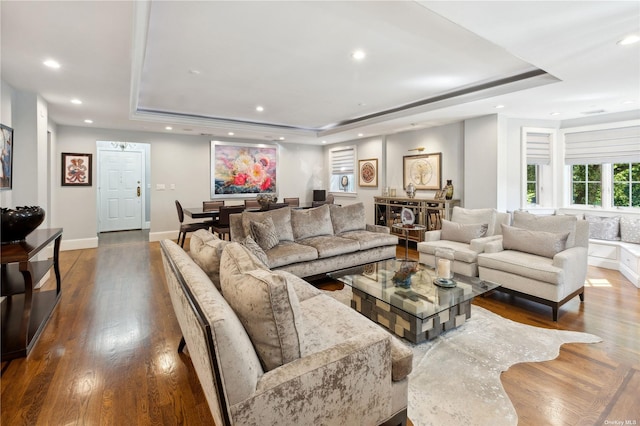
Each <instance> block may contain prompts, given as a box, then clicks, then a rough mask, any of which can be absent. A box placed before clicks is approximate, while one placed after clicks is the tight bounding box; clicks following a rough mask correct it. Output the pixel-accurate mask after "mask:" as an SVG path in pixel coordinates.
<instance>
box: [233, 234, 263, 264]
mask: <svg viewBox="0 0 640 426" xmlns="http://www.w3.org/2000/svg"><path fill="white" fill-rule="evenodd" d="M240 244H242V245H243V246H244V247H246V248H247V250H249V251H250V252H251V254H252V255H254V256H255V257H256V258H257V259H258V260H259V261H260V262H262V263H263V264H264V266H266V267H267V268H268V267H269V258H268V257H267V253H265V252H264V250H262V247H260V246H259V245H258V243H256V242H255V241H254V239H253V238H251V235H248V236H247V237H246V238H245V239H244V240H242V242H241V243H240Z"/></svg>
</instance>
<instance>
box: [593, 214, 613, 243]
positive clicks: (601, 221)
mask: <svg viewBox="0 0 640 426" xmlns="http://www.w3.org/2000/svg"><path fill="white" fill-rule="evenodd" d="M585 220H586V221H587V222H589V238H595V239H597V240H610V241H618V240H620V216H611V217H606V216H593V215H585Z"/></svg>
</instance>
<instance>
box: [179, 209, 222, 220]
mask: <svg viewBox="0 0 640 426" xmlns="http://www.w3.org/2000/svg"><path fill="white" fill-rule="evenodd" d="M182 210H183V211H184V214H186V215H187V216H189V217H190V218H192V219H213V220H216V219H218V214H219V213H220V209H218V208H212V209H211V210H204V209H203V208H202V207H187V208H184V209H182Z"/></svg>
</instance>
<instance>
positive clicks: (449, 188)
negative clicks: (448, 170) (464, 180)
mask: <svg viewBox="0 0 640 426" xmlns="http://www.w3.org/2000/svg"><path fill="white" fill-rule="evenodd" d="M444 191H445V193H444V198H445V200H451V199H452V198H453V183H451V179H447V184H446V185H445V186H444Z"/></svg>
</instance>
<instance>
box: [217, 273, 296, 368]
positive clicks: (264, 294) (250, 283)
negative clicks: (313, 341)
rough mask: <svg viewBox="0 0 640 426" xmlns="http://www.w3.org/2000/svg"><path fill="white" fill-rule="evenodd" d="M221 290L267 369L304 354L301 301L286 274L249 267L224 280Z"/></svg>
mask: <svg viewBox="0 0 640 426" xmlns="http://www.w3.org/2000/svg"><path fill="white" fill-rule="evenodd" d="M222 291H223V294H224V298H225V299H226V300H227V302H229V305H231V307H232V308H233V310H234V311H235V313H236V315H238V318H239V319H240V322H241V323H242V325H243V326H244V328H245V329H246V330H247V334H249V338H250V339H251V342H252V343H253V346H254V347H255V349H256V353H257V354H258V358H260V362H261V363H262V365H263V367H264V369H265V371H270V370H273V369H274V368H277V367H279V366H281V365H284V364H286V363H289V362H291V361H294V360H296V359H298V358H300V357H301V355H302V354H301V347H302V345H301V336H302V335H303V331H302V315H301V313H300V302H299V301H298V297H297V296H296V293H295V291H294V289H293V286H292V285H290V284H289V283H288V282H287V279H286V276H283V275H277V274H274V273H272V272H271V271H269V270H253V271H248V272H246V273H243V274H239V275H236V276H235V277H232V279H229V280H227V279H225V280H223V281H222Z"/></svg>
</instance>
